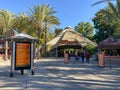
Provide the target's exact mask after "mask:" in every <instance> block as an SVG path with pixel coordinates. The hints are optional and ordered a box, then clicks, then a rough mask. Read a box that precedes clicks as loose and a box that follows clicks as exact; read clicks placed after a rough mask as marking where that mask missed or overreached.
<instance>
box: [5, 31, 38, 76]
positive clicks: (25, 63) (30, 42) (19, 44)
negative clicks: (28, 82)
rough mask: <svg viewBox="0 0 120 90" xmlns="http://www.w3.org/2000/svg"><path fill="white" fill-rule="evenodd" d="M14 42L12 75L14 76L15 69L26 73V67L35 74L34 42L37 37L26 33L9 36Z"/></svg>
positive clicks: (9, 39)
mask: <svg viewBox="0 0 120 90" xmlns="http://www.w3.org/2000/svg"><path fill="white" fill-rule="evenodd" d="M7 40H8V41H10V42H12V47H11V48H12V60H11V68H10V77H13V72H14V71H15V70H21V74H24V70H25V69H30V70H31V74H32V75H34V43H35V41H36V39H35V38H34V37H32V36H30V35H28V34H26V33H20V34H16V35H14V36H12V37H9V38H7Z"/></svg>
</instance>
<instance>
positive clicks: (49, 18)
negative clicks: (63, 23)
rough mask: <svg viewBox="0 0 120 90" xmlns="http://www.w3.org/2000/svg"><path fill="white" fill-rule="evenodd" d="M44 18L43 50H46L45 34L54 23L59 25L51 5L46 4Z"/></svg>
mask: <svg viewBox="0 0 120 90" xmlns="http://www.w3.org/2000/svg"><path fill="white" fill-rule="evenodd" d="M45 11H46V12H45V14H46V17H45V20H44V23H45V24H44V25H45V40H44V41H45V52H46V43H47V34H48V29H50V27H54V26H55V25H59V24H60V22H59V19H58V18H57V17H56V16H55V13H56V11H54V9H53V7H50V5H46V10H45Z"/></svg>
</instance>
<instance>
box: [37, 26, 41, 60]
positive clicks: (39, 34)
mask: <svg viewBox="0 0 120 90" xmlns="http://www.w3.org/2000/svg"><path fill="white" fill-rule="evenodd" d="M40 36H41V27H40V26H38V59H40V56H41V55H40V54H41V52H40V51H41V50H40Z"/></svg>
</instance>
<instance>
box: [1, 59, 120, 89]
mask: <svg viewBox="0 0 120 90" xmlns="http://www.w3.org/2000/svg"><path fill="white" fill-rule="evenodd" d="M0 64H1V65H0V90H10V89H11V90H120V65H112V68H110V67H109V65H106V67H104V68H99V67H98V64H97V61H94V60H93V59H91V60H90V63H89V64H88V63H82V62H81V61H74V59H72V60H70V62H69V63H68V64H64V63H63V58H46V59H40V60H35V75H31V71H30V70H26V71H25V72H24V75H21V74H20V71H15V72H14V76H13V77H12V78H11V77H9V75H10V74H9V71H10V70H9V69H10V61H1V62H0Z"/></svg>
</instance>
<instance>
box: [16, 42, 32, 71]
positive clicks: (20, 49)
mask: <svg viewBox="0 0 120 90" xmlns="http://www.w3.org/2000/svg"><path fill="white" fill-rule="evenodd" d="M15 48H16V49H15V70H21V69H30V68H31V43H30V42H16V44H15Z"/></svg>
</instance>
